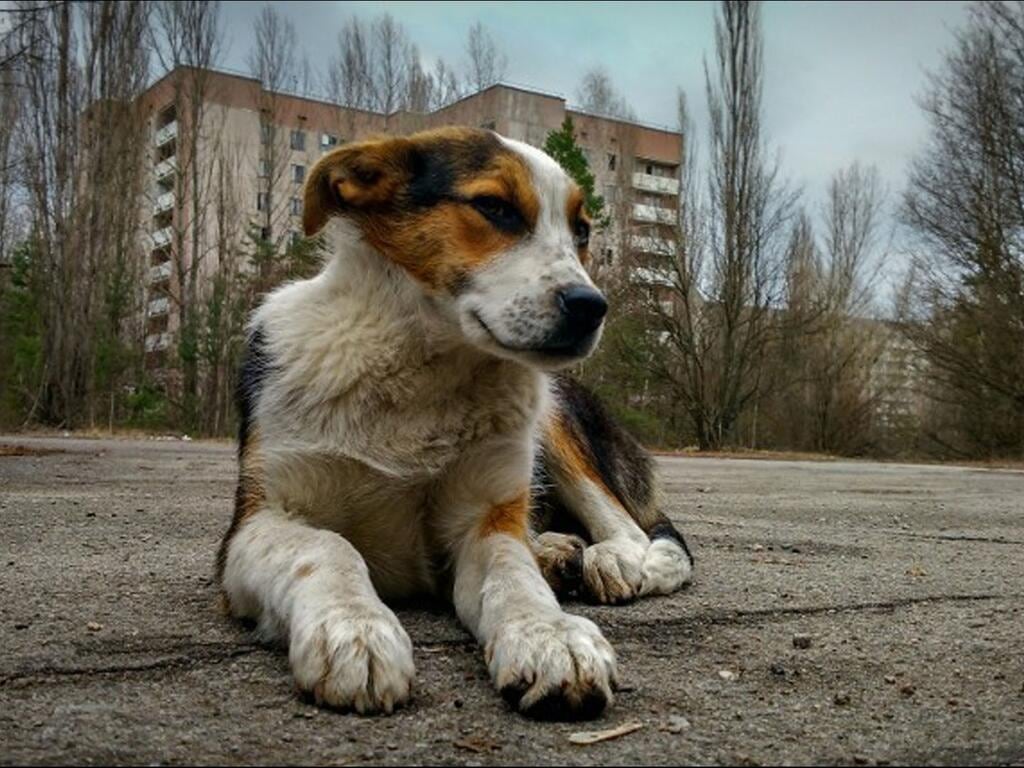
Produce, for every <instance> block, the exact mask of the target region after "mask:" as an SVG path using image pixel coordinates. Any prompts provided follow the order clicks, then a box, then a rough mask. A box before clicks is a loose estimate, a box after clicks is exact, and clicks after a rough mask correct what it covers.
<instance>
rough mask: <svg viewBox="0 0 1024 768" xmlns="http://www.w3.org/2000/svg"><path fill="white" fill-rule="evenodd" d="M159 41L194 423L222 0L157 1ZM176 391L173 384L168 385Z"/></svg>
mask: <svg viewBox="0 0 1024 768" xmlns="http://www.w3.org/2000/svg"><path fill="white" fill-rule="evenodd" d="M154 13H155V23H154V24H153V25H152V36H153V48H154V50H155V52H156V56H157V61H158V63H159V66H160V69H161V70H162V71H163V72H164V73H173V75H172V81H171V82H172V90H173V93H172V104H171V109H172V110H173V113H174V116H175V120H176V122H177V124H178V135H177V138H176V140H175V141H176V146H177V152H176V156H175V171H174V205H173V215H172V219H171V225H170V226H171V230H172V241H173V242H172V247H171V261H172V263H173V265H174V269H173V284H174V285H173V288H172V290H171V291H170V293H169V299H170V300H171V302H172V303H173V304H174V306H175V309H176V312H177V317H178V346H177V357H178V361H179V362H180V365H181V373H182V381H181V388H180V397H177V398H173V397H172V399H176V404H177V406H178V408H179V411H180V412H181V416H182V422H183V424H184V425H185V426H186V428H190V429H191V428H194V425H195V424H196V422H197V419H198V414H197V408H198V404H199V375H200V373H199V351H198V343H199V342H198V339H199V333H200V327H201V316H200V312H201V298H200V285H199V278H200V274H201V270H202V265H203V262H204V260H205V259H206V257H207V256H208V255H209V253H210V246H209V243H208V241H207V238H206V237H205V232H206V231H207V225H208V206H207V203H208V200H209V196H210V189H211V186H212V183H213V179H212V175H213V164H211V163H208V162H204V159H205V153H207V152H210V151H211V149H212V148H213V147H215V146H216V144H217V142H218V141H219V139H220V134H221V132H222V129H223V124H222V121H221V120H218V119H217V113H216V112H215V111H213V110H211V107H210V100H209V95H210V90H211V87H212V77H213V72H212V68H213V67H215V66H216V64H217V62H218V61H219V60H220V56H221V52H222V45H223V32H222V28H221V24H220V6H219V4H218V3H216V2H206V1H205V0H182V2H174V1H172V0H164V1H163V2H159V3H156V5H155V7H154ZM168 394H169V395H173V394H174V393H173V392H172V391H170V390H169V391H168Z"/></svg>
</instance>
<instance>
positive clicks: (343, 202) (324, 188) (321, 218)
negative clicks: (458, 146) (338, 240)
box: [302, 138, 414, 237]
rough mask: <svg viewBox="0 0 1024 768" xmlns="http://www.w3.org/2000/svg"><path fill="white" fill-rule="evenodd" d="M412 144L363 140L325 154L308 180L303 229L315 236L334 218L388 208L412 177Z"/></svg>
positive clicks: (401, 139)
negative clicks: (340, 215) (347, 213)
mask: <svg viewBox="0 0 1024 768" xmlns="http://www.w3.org/2000/svg"><path fill="white" fill-rule="evenodd" d="M413 152H414V147H413V143H412V142H411V141H409V140H408V139H405V138H387V139H377V140H371V141H362V142H359V143H358V144H351V145H349V146H347V147H341V148H340V149H336V150H334V151H333V152H331V153H329V154H326V155H324V156H323V157H322V158H320V160H319V162H317V164H316V165H314V166H313V170H312V171H310V173H309V176H308V178H307V179H306V189H305V196H304V201H303V212H302V227H303V229H304V230H305V232H306V237H312V236H313V235H315V234H316V233H317V232H319V231H320V230H321V229H323V227H324V225H325V224H326V223H327V220H328V219H329V218H330V217H331V216H335V215H338V214H341V213H345V212H346V211H358V210H364V209H368V208H374V207H380V206H383V205H386V204H387V203H389V202H391V201H392V200H394V199H395V196H396V195H397V194H398V193H399V192H400V191H401V189H402V188H403V187H404V186H405V185H406V184H407V183H408V182H409V179H410V178H411V176H412V156H413Z"/></svg>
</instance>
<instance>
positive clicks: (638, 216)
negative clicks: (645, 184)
mask: <svg viewBox="0 0 1024 768" xmlns="http://www.w3.org/2000/svg"><path fill="white" fill-rule="evenodd" d="M633 221H642V222H644V223H645V224H646V223H649V224H670V225H674V224H675V223H676V211H675V209H674V208H659V207H658V206H656V205H642V204H640V203H636V204H635V205H634V206H633Z"/></svg>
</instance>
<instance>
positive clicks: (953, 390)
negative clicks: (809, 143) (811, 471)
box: [901, 3, 1024, 455]
mask: <svg viewBox="0 0 1024 768" xmlns="http://www.w3.org/2000/svg"><path fill="white" fill-rule="evenodd" d="M922 107H923V109H924V111H925V114H926V115H927V116H928V118H929V121H930V123H931V135H930V140H929V143H928V145H927V147H926V148H925V149H924V150H923V151H922V152H921V154H920V155H919V156H918V158H917V159H916V160H915V162H914V164H913V166H912V170H911V174H910V180H909V184H908V188H907V191H906V194H905V195H904V199H903V208H902V218H903V221H904V222H905V224H906V225H907V228H908V230H909V232H910V233H911V234H912V236H913V238H914V241H913V281H912V283H910V284H909V286H908V289H907V291H906V292H905V293H904V298H905V301H904V302H903V304H902V307H901V319H902V327H903V329H904V331H905V333H906V334H907V337H908V338H909V339H910V340H911V341H912V342H913V344H914V345H915V346H916V347H917V349H918V350H919V351H920V353H921V354H922V355H923V356H924V358H925V360H926V361H927V365H926V367H925V371H924V375H925V376H927V378H928V387H927V393H928V395H929V396H930V397H931V398H932V399H933V400H934V401H935V402H936V403H937V405H938V406H939V407H938V408H937V409H936V411H937V413H938V414H939V419H938V420H937V423H935V424H932V425H931V427H930V431H931V435H932V437H933V438H934V439H935V441H936V443H937V444H939V445H940V446H942V447H943V448H944V449H946V450H950V451H954V452H958V453H966V454H970V455H1006V454H1010V455H1021V454H1022V453H1024V6H1022V5H1021V4H1019V3H1013V4H1010V3H982V4H979V5H976V6H974V7H973V11H972V17H971V19H970V21H969V23H968V24H967V26H966V28H965V29H964V30H962V31H961V32H960V33H959V35H958V38H957V42H956V45H955V47H954V48H953V50H952V51H951V52H950V53H949V54H948V55H947V57H946V61H945V63H944V64H943V66H942V67H941V68H940V69H939V71H937V72H936V73H935V74H934V75H933V76H932V78H931V83H930V88H929V92H928V94H927V96H926V97H925V99H924V100H923V102H922Z"/></svg>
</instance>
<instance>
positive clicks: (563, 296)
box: [558, 285, 608, 337]
mask: <svg viewBox="0 0 1024 768" xmlns="http://www.w3.org/2000/svg"><path fill="white" fill-rule="evenodd" d="M558 306H559V308H560V309H561V310H562V315H563V316H564V318H565V324H566V326H568V331H569V335H570V336H577V337H578V336H584V335H586V334H588V333H590V332H591V331H593V330H594V329H595V328H597V327H598V326H599V325H600V324H601V321H602V320H603V319H604V316H605V314H606V313H607V312H608V302H607V301H605V300H604V296H602V295H601V294H600V293H599V292H598V291H596V290H594V289H593V288H591V287H590V286H589V285H570V286H569V287H567V288H563V289H562V290H560V291H559V292H558Z"/></svg>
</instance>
